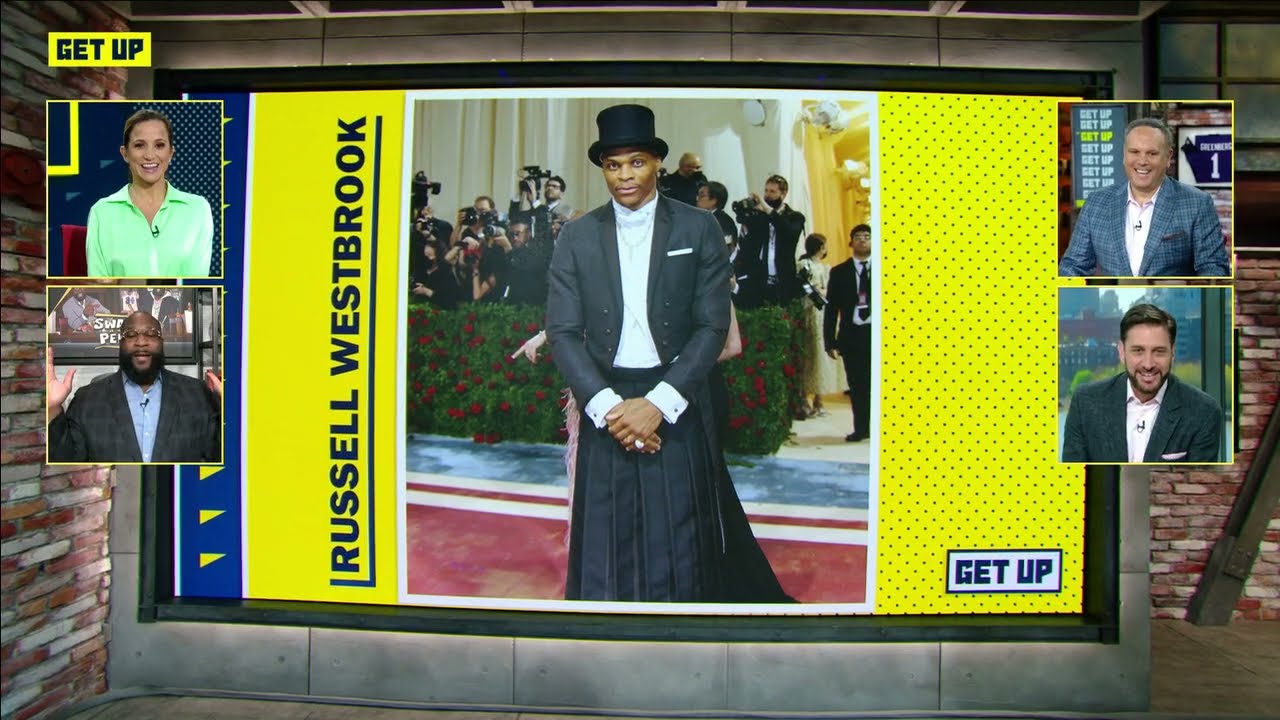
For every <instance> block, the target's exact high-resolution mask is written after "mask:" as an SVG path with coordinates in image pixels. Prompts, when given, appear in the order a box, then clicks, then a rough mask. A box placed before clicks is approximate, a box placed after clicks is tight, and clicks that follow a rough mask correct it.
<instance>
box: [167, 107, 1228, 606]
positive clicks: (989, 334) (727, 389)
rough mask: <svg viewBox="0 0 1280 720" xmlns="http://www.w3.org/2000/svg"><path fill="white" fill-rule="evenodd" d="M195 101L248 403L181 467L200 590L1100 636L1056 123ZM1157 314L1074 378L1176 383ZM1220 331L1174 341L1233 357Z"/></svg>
mask: <svg viewBox="0 0 1280 720" xmlns="http://www.w3.org/2000/svg"><path fill="white" fill-rule="evenodd" d="M193 99H201V100H220V101H222V103H223V113H224V121H225V128H224V163H225V171H224V172H225V187H224V191H223V194H224V202H225V203H226V207H225V209H224V223H225V225H224V227H225V228H226V232H225V236H226V241H225V249H224V251H223V257H222V262H221V267H222V268H223V276H224V279H223V281H222V282H223V284H224V285H225V286H226V288H227V292H226V301H225V302H226V309H225V327H226V336H227V347H226V355H227V357H226V373H225V374H226V375H227V376H228V377H232V378H237V377H238V378H239V379H240V380H239V382H238V387H236V386H234V385H230V384H229V385H228V391H227V394H226V400H225V402H226V423H227V427H226V435H227V443H228V451H227V455H226V462H225V464H224V465H222V466H216V467H213V466H210V467H190V468H181V469H180V474H179V476H178V481H177V483H176V493H177V502H176V506H175V516H174V524H175V530H176V541H177V548H176V551H175V554H174V556H175V567H174V575H175V587H174V592H175V594H176V595H178V596H181V597H189V598H243V599H262V600H302V601H324V602H340V603H366V604H374V605H406V606H427V607H444V608H475V609H504V610H523V611H551V612H554V611H573V612H612V613H650V614H653V613H657V614H679V615H687V614H712V615H865V614H875V615H937V614H973V613H1015V614H1016V613H1032V614H1045V613H1059V614H1077V613H1080V612H1081V609H1082V605H1083V588H1082V586H1083V582H1084V580H1083V578H1084V507H1085V504H1084V468H1083V467H1082V466H1081V465H1079V464H1072V463H1071V462H1069V461H1064V459H1063V452H1062V440H1061V438H1060V430H1061V429H1062V428H1063V427H1064V422H1066V421H1065V420H1064V418H1067V417H1069V416H1070V412H1071V407H1072V405H1073V404H1075V403H1077V402H1079V408H1083V407H1085V403H1084V399H1088V396H1080V397H1081V398H1083V399H1081V400H1077V399H1076V398H1077V396H1076V395H1074V394H1073V393H1074V391H1075V390H1077V389H1078V388H1077V387H1075V386H1072V387H1071V388H1070V389H1071V391H1072V392H1068V393H1066V394H1065V395H1064V391H1063V387H1064V386H1063V381H1062V380H1061V374H1060V373H1059V369H1058V368H1059V363H1060V362H1062V361H1061V360H1060V357H1068V354H1064V351H1063V349H1062V347H1061V346H1062V343H1064V342H1067V341H1072V342H1074V338H1064V337H1062V336H1061V334H1062V332H1063V327H1064V324H1069V323H1070V322H1072V321H1073V319H1074V318H1073V316H1072V315H1071V314H1070V310H1069V307H1068V301H1067V300H1066V299H1063V300H1061V301H1060V298H1059V290H1060V288H1070V287H1084V286H1085V284H1086V282H1085V280H1083V279H1081V278H1067V277H1062V276H1060V273H1059V257H1060V256H1061V254H1062V252H1061V251H1062V247H1061V246H1060V245H1061V244H1060V239H1059V228H1060V207H1059V195H1060V193H1059V186H1060V183H1059V175H1060V172H1061V171H1062V167H1061V157H1060V147H1059V122H1058V121H1059V116H1060V112H1061V110H1060V100H1061V99H1059V98H1049V97H1012V96H993V95H987V96H976V95H975V96H970V95H944V94H925V93H892V92H879V93H870V92H854V91H816V90H807V91H796V90H775V89H765V88H743V89H700V90H696V91H691V90H689V89H663V88H644V89H642V90H641V89H637V88H598V87H596V88H583V89H572V90H566V89H554V90H553V89H537V88H525V89H511V88H504V89H501V90H496V89H484V88H480V89H472V90H430V91H425V90H424V91H409V90H396V91H388V90H382V91H367V92H290V93H222V94H207V95H200V96H198V97H197V96H193ZM619 106H624V107H622V108H621V109H619ZM1171 172H1172V171H1171ZM1122 180H1123V177H1121V178H1120V181H1122ZM653 189H656V190H657V196H656V199H654V200H652V201H650V200H648V198H649V197H650V191H651V190H653ZM1173 232H1176V229H1171V230H1169V231H1168V232H1166V233H1165V234H1166V235H1167V234H1170V233H1173ZM1157 239H1158V238H1157ZM1063 297H1064V298H1066V297H1068V296H1063ZM1162 297H1163V296H1162V295H1161V294H1160V292H1158V291H1156V290H1155V289H1153V290H1152V292H1149V293H1145V294H1144V293H1143V292H1141V291H1137V290H1135V291H1130V292H1127V293H1125V294H1123V296H1122V297H1119V300H1123V302H1114V303H1110V304H1108V303H1106V302H1104V303H1103V305H1102V306H1096V302H1095V303H1094V305H1090V307H1091V308H1092V310H1091V315H1090V316H1089V318H1090V320H1091V322H1090V324H1089V328H1090V329H1091V331H1093V330H1097V332H1098V333H1100V335H1099V337H1098V339H1097V340H1096V342H1097V343H1102V344H1104V345H1108V344H1109V346H1110V350H1111V352H1113V353H1116V354H1114V355H1111V356H1109V357H1104V355H1106V353H1105V352H1101V351H1099V352H1093V351H1088V352H1086V351H1083V350H1082V351H1080V352H1075V353H1074V354H1069V356H1070V358H1071V362H1080V363H1085V364H1086V365H1087V366H1088V369H1089V370H1090V372H1092V373H1093V375H1091V376H1090V379H1091V380H1097V381H1098V382H1099V383H1100V382H1103V381H1106V380H1110V381H1114V382H1120V383H1123V382H1124V379H1123V378H1125V377H1126V375H1127V376H1128V377H1129V378H1130V380H1133V378H1139V379H1140V380H1141V382H1139V381H1138V380H1133V382H1134V383H1135V385H1134V387H1135V388H1137V389H1142V388H1143V387H1145V386H1146V385H1145V384H1146V383H1148V382H1149V381H1151V379H1152V378H1153V377H1154V378H1156V379H1157V381H1163V380H1164V379H1165V378H1166V377H1170V376H1172V375H1173V373H1171V371H1170V369H1169V364H1166V363H1164V362H1163V360H1162V361H1160V362H1158V363H1156V364H1155V365H1150V363H1146V362H1145V361H1142V360H1135V359H1134V358H1135V356H1134V355H1133V353H1132V351H1130V349H1129V348H1128V346H1126V344H1125V341H1124V340H1123V339H1122V337H1121V336H1122V327H1121V326H1122V321H1124V319H1125V318H1126V317H1129V313H1130V311H1133V310H1134V308H1135V307H1139V306H1146V305H1152V306H1158V305H1159V304H1160V303H1161V298H1162ZM1082 302H1083V301H1082ZM1077 304H1079V303H1077ZM1122 305H1123V307H1122ZM1113 306H1114V307H1113ZM1207 307H1209V305H1207V304H1206V303H1205V302H1199V303H1197V301H1196V299H1195V298H1192V297H1182V296H1179V303H1178V304H1177V307H1176V308H1173V307H1170V308H1168V310H1169V311H1170V312H1171V313H1174V314H1176V315H1177V318H1176V319H1177V321H1179V322H1182V323H1183V324H1184V327H1196V328H1200V327H1202V326H1209V325H1211V324H1212V325H1216V326H1217V327H1218V328H1219V329H1220V330H1221V329H1222V326H1223V323H1225V324H1226V326H1227V327H1226V330H1227V334H1229V329H1230V328H1229V326H1230V313H1229V311H1228V312H1227V313H1226V314H1225V316H1224V315H1223V314H1222V313H1221V312H1218V313H1217V314H1213V315H1210V314H1209V313H1208V311H1207V310H1205V308H1207ZM1215 307H1216V306H1215ZM1140 309H1141V308H1140ZM1160 317H1163V316H1160ZM1143 323H1145V324H1143ZM1151 324H1158V322H1157V320H1150V319H1149V318H1148V320H1141V321H1140V325H1141V326H1142V327H1143V328H1146V327H1147V325H1151ZM1091 337H1092V336H1091ZM1143 337H1144V338H1145V337H1146V335H1144V336H1143ZM1214 337H1217V336H1214ZM1156 340H1159V338H1156ZM1081 342H1082V343H1085V344H1088V345H1090V346H1091V345H1092V343H1093V342H1095V341H1093V340H1081ZM1152 342H1155V341H1154V340H1153V341H1152ZM1186 342H1187V339H1186V335H1185V333H1184V335H1179V336H1178V343H1177V348H1175V347H1174V343H1173V342H1172V339H1171V338H1170V342H1169V343H1168V344H1169V352H1170V353H1174V354H1173V355H1172V356H1171V359H1170V363H1176V361H1177V357H1178V355H1177V354H1176V353H1177V352H1182V350H1181V348H1183V346H1184V344H1185V343H1186ZM1095 355H1097V356H1098V357H1096V358H1095V357H1094V356H1095ZM1228 357H1229V355H1228ZM1213 369H1214V370H1215V372H1219V373H1221V372H1222V371H1223V368H1222V367H1220V366H1219V367H1217V368H1213ZM1227 370H1228V373H1227V375H1228V376H1229V368H1227ZM1095 376H1096V377H1095ZM1081 377H1083V376H1081ZM1116 378H1121V379H1120V380H1116ZM1177 382H1178V384H1179V387H1180V388H1181V387H1183V386H1186V387H1187V388H1190V389H1189V390H1187V392H1191V391H1192V390H1194V392H1197V393H1204V392H1205V390H1206V389H1207V388H1205V387H1204V385H1205V384H1204V383H1203V382H1201V380H1200V379H1199V378H1191V377H1189V376H1188V374H1187V373H1185V372H1184V373H1181V374H1180V375H1178V380H1177ZM1070 384H1071V383H1070V382H1067V385H1070ZM1082 384H1083V383H1082ZM1158 384H1159V382H1157V385H1158ZM1142 397H1145V396H1143V395H1140V397H1139V399H1142ZM1162 397H1163V396H1162ZM1187 397H1191V395H1188V396H1187ZM1195 397H1197V398H1198V397H1199V396H1198V395H1196V396H1195ZM1078 410H1079V412H1081V413H1083V412H1084V410H1082V409H1078ZM1099 412H1100V411H1099ZM1227 412H1228V413H1229V409H1228V411H1227ZM1149 417H1150V418H1152V419H1151V423H1152V426H1153V427H1154V428H1155V429H1157V430H1163V428H1161V427H1160V426H1159V425H1157V423H1158V422H1159V421H1158V420H1156V419H1155V418H1156V416H1155V415H1150V416H1149ZM1073 422H1074V420H1073ZM1086 422H1088V418H1086ZM1117 422H1118V423H1120V424H1123V423H1124V422H1125V418H1124V417H1123V411H1122V412H1121V417H1120V419H1119V420H1118V421H1117ZM1166 422H1168V420H1166ZM1229 426H1230V422H1229V416H1224V417H1223V422H1221V423H1217V424H1216V425H1215V426H1214V427H1215V432H1216V431H1218V430H1222V429H1223V428H1229ZM1226 432H1227V431H1225V430H1223V433H1226ZM1164 435H1169V437H1165V436H1164ZM1157 437H1160V438H1161V439H1159V440H1157V439H1156V438H1157ZM1171 438H1172V439H1171ZM1181 438H1182V436H1181V435H1178V433H1164V434H1163V435H1161V434H1159V433H1153V434H1152V437H1151V438H1150V447H1152V448H1156V447H1157V446H1159V447H1160V448H1164V445H1161V443H1172V444H1177V443H1178V442H1183V441H1184V440H1183V439H1181ZM1143 440H1144V441H1145V440H1147V438H1143ZM1219 440H1221V438H1219ZM1228 440H1229V438H1228ZM1197 441H1198V440H1197ZM1186 442H1191V440H1186ZM1227 445H1228V446H1229V443H1227ZM1215 447H1219V449H1220V450H1221V446H1215ZM1176 451H1177V449H1176V448H1164V449H1161V450H1159V452H1158V453H1157V456H1158V457H1159V458H1167V457H1169V456H1171V454H1176ZM1151 452H1157V451H1156V450H1154V449H1153V450H1152V451H1151ZM1214 460H1219V458H1218V457H1216V456H1215V458H1214ZM1138 461H1141V460H1138ZM1117 462H1124V461H1123V460H1120V461H1117ZM1165 462H1168V461H1167V460H1166V461H1165Z"/></svg>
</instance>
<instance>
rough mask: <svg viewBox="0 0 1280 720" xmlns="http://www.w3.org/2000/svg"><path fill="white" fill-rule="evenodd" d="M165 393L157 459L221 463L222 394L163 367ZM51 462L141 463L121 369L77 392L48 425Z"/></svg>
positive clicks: (153, 457) (155, 451) (154, 454)
mask: <svg viewBox="0 0 1280 720" xmlns="http://www.w3.org/2000/svg"><path fill="white" fill-rule="evenodd" d="M163 383H164V395H163V396H162V397H161V400H160V418H159V421H158V423H157V425H156V442H155V446H154V447H153V448H152V450H151V462H152V463H211V464H216V463H220V462H222V418H221V414H220V412H219V402H218V397H217V396H216V395H214V394H213V393H212V392H210V391H209V389H208V388H207V387H205V384H204V383H203V382H201V381H199V380H196V379H195V378H191V377H187V376H186V375H180V374H178V373H175V372H171V371H169V370H165V371H164V380H163ZM48 442H49V446H48V451H49V462H84V463H140V462H142V450H141V448H139V447H138V439H137V437H136V436H135V435H134V432H133V418H132V416H131V415H130V414H129V404H128V400H127V399H126V398H125V394H124V379H123V375H122V373H121V372H120V371H118V370H117V371H116V372H114V373H111V374H110V375H104V376H102V377H100V378H97V379H95V380H94V381H93V382H91V383H89V384H88V385H85V386H84V387H82V388H80V389H79V390H77V391H76V394H75V396H74V397H72V398H71V404H70V406H69V407H68V408H67V409H66V410H65V411H64V412H63V413H62V414H60V415H59V416H58V417H56V418H54V420H53V422H51V423H49V436H48Z"/></svg>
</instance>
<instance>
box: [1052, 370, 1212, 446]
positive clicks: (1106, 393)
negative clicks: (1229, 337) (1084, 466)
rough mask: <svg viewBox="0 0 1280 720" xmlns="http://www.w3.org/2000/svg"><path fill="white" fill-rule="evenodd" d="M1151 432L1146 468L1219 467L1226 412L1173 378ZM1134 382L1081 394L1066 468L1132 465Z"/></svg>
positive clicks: (1071, 417)
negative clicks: (1129, 415) (1129, 421)
mask: <svg viewBox="0 0 1280 720" xmlns="http://www.w3.org/2000/svg"><path fill="white" fill-rule="evenodd" d="M1166 382H1167V383H1168V385H1169V387H1168V389H1167V390H1165V393H1164V400H1163V401H1162V402H1161V405H1160V414H1159V415H1158V416H1157V417H1156V423H1155V427H1153V428H1151V440H1150V442H1148V443H1147V452H1146V454H1145V455H1143V457H1142V462H1144V463H1167V464H1170V465H1185V464H1187V463H1212V462H1219V461H1220V458H1219V457H1218V452H1219V448H1220V447H1221V442H1220V439H1221V437H1222V422H1223V418H1222V408H1221V407H1219V405H1218V402H1217V401H1216V400H1214V399H1213V398H1212V397H1210V396H1209V395H1208V394H1207V393H1204V392H1202V391H1200V390H1197V389H1196V388H1194V387H1191V386H1190V385H1187V384H1186V383H1183V382H1182V381H1180V380H1178V378H1176V377H1174V376H1173V375H1170V376H1169V378H1168V379H1167V380H1166ZM1128 383H1129V377H1128V376H1127V375H1125V374H1124V373H1120V374H1119V375H1116V376H1115V377H1113V378H1111V379H1110V380H1101V381H1098V382H1093V383H1089V384H1088V385H1085V386H1083V387H1081V388H1080V389H1078V390H1076V393H1075V395H1073V396H1072V397H1071V408H1070V409H1069V410H1067V423H1066V428H1065V429H1064V431H1063V434H1064V436H1065V437H1064V438H1063V444H1062V461H1063V462H1088V463H1127V462H1129V445H1128V440H1127V433H1126V428H1125V398H1126V396H1127V394H1128Z"/></svg>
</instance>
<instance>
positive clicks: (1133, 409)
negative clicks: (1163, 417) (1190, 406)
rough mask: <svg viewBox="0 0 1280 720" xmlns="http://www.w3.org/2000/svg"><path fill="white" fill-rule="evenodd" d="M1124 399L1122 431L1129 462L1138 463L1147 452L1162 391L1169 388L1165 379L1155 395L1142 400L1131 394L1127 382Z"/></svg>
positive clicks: (1158, 414)
mask: <svg viewBox="0 0 1280 720" xmlns="http://www.w3.org/2000/svg"><path fill="white" fill-rule="evenodd" d="M1127 387H1128V390H1127V391H1126V395H1125V401H1124V432H1125V439H1126V440H1127V442H1128V445H1129V462H1133V463H1140V462H1142V458H1143V456H1145V455H1146V454H1147V443H1149V442H1150V441H1151V431H1152V430H1153V429H1155V425H1156V418H1157V417H1159V416H1160V403H1161V402H1163V401H1164V391H1165V390H1168V389H1169V381H1168V380H1167V379H1166V380H1165V381H1164V382H1163V383H1161V384H1160V389H1159V390H1157V391H1156V396H1155V397H1154V398H1152V399H1151V400H1149V401H1147V402H1142V401H1141V400H1139V399H1138V396H1137V395H1134V394H1133V382H1132V381H1130V382H1129V383H1128V386H1127Z"/></svg>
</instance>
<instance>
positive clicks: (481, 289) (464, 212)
mask: <svg viewBox="0 0 1280 720" xmlns="http://www.w3.org/2000/svg"><path fill="white" fill-rule="evenodd" d="M501 222H502V219H501V217H500V216H499V215H498V211H497V210H495V209H494V206H493V198H491V197H489V196H488V195H481V196H479V197H477V198H476V199H475V202H473V203H472V205H471V207H468V208H462V209H461V210H459V211H458V229H457V230H455V231H454V233H453V235H454V240H453V244H452V247H451V248H450V249H449V252H448V253H447V254H446V255H445V261H446V262H447V263H448V264H450V265H451V266H453V268H454V271H455V273H456V274H457V276H458V284H459V285H460V286H461V287H462V288H463V297H464V299H468V298H469V299H470V300H472V301H475V302H480V301H484V302H498V301H499V300H500V297H499V295H500V291H499V290H497V288H499V287H501V286H502V284H503V282H504V278H505V275H506V255H507V253H509V252H511V242H510V241H509V240H508V239H507V231H506V229H505V228H504V227H503V226H502V224H501ZM468 290H469V292H468Z"/></svg>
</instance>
